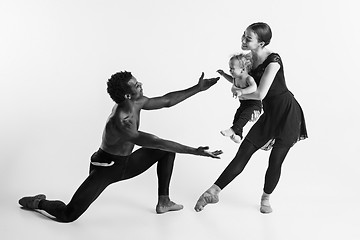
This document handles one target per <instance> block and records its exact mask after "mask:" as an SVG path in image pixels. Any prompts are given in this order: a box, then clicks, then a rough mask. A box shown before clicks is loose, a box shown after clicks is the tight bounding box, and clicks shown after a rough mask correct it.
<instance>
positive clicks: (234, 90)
mask: <svg viewBox="0 0 360 240" xmlns="http://www.w3.org/2000/svg"><path fill="white" fill-rule="evenodd" d="M231 92H232V93H233V97H234V98H238V97H240V96H241V95H242V94H241V91H240V89H239V88H238V87H236V86H235V85H234V84H233V85H232V87H231Z"/></svg>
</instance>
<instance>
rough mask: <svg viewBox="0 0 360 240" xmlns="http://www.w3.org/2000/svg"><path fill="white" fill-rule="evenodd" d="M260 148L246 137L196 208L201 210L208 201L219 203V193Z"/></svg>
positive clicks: (201, 197)
mask: <svg viewBox="0 0 360 240" xmlns="http://www.w3.org/2000/svg"><path fill="white" fill-rule="evenodd" d="M257 150H258V148H257V147H255V146H254V145H253V144H252V143H251V142H250V141H248V140H247V139H245V140H244V141H243V142H242V143H241V145H240V147H239V150H238V152H237V154H236V156H235V158H234V159H233V160H232V161H231V162H230V163H229V165H228V166H227V167H226V168H225V170H224V171H223V172H222V174H221V175H220V177H219V178H218V179H217V180H216V182H215V184H214V185H213V186H212V187H210V188H209V189H208V190H207V191H206V192H205V193H203V194H202V195H201V196H200V198H199V200H198V201H197V203H196V205H195V210H196V211H197V212H198V211H201V210H203V209H204V207H205V206H206V205H207V204H208V203H217V202H218V201H219V197H218V194H219V193H220V191H221V190H222V189H224V188H225V187H226V186H227V185H228V184H229V183H230V182H231V181H232V180H233V179H234V178H235V177H236V176H238V175H239V174H240V173H241V172H242V171H243V170H244V168H245V166H246V164H247V163H248V162H249V160H250V158H251V156H252V155H253V154H254V152H256V151H257Z"/></svg>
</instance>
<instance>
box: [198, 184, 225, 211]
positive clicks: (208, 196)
mask: <svg viewBox="0 0 360 240" xmlns="http://www.w3.org/2000/svg"><path fill="white" fill-rule="evenodd" d="M211 190H212V189H211V188H210V189H209V190H207V191H206V192H204V193H203V194H202V195H201V196H200V197H199V200H198V201H197V203H196V205H195V208H194V209H195V211H197V212H200V211H202V210H203V209H204V207H205V206H206V205H207V204H209V203H217V202H219V195H218V192H214V191H211Z"/></svg>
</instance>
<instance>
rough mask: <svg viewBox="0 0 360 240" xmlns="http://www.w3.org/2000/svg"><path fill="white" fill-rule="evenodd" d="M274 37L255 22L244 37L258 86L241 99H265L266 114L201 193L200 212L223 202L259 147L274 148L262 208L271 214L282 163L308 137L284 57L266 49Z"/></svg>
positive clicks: (262, 210) (262, 198) (265, 25)
mask: <svg viewBox="0 0 360 240" xmlns="http://www.w3.org/2000/svg"><path fill="white" fill-rule="evenodd" d="M271 37H272V32H271V29H270V27H269V26H268V25H267V24H266V23H261V22H260V23H254V24H251V25H250V26H249V27H248V28H247V29H246V30H245V32H244V34H243V36H242V46H241V48H242V49H243V50H250V51H251V53H252V57H253V68H252V70H251V71H250V75H251V76H252V77H253V78H254V79H255V82H256V84H257V85H258V88H257V90H256V91H255V92H253V93H251V94H244V95H241V96H240V97H239V98H240V99H243V100H245V99H255V100H262V102H263V109H264V114H263V115H261V116H260V118H259V120H258V121H257V122H256V123H255V124H254V125H253V127H252V128H251V129H250V131H249V133H248V134H247V135H246V137H245V139H244V141H243V142H242V143H241V145H240V147H239V150H238V152H237V154H236V156H235V158H234V159H233V160H232V161H231V162H230V164H229V165H228V166H227V167H226V169H225V170H224V171H223V173H222V174H221V175H220V177H219V178H218V179H217V180H216V182H215V183H214V184H213V185H212V186H211V187H210V188H209V189H208V190H207V191H206V192H204V193H203V194H202V195H201V196H200V198H199V200H198V201H197V203H196V206H195V210H196V211H197V212H198V211H201V210H203V209H204V207H205V206H206V205H207V204H208V203H217V202H218V201H219V193H220V191H221V190H223V189H224V188H225V187H226V186H227V185H228V184H229V183H230V182H231V181H232V180H233V179H234V178H235V177H236V176H237V175H239V174H240V173H241V172H242V171H243V169H244V168H245V166H246V164H247V163H248V161H249V160H250V158H251V156H252V155H253V154H254V153H255V152H256V151H257V150H259V149H264V150H270V149H271V153H270V157H269V166H268V168H267V171H266V174H265V184H264V189H263V194H262V196H261V207H260V212H262V213H271V212H272V208H271V206H270V202H269V198H270V194H271V193H272V192H273V191H274V189H275V187H276V185H277V183H278V181H279V179H280V174H281V165H282V163H283V161H284V159H285V157H286V155H287V153H288V151H289V150H290V148H291V147H292V146H293V145H294V144H295V143H296V142H297V141H299V140H302V139H305V138H307V131H306V126H305V119H304V114H303V111H302V109H301V107H300V105H299V103H298V102H297V101H296V99H295V98H294V96H293V94H292V93H291V92H290V91H289V90H288V88H287V86H286V83H285V78H284V68H283V64H282V61H281V58H280V56H279V54H277V53H274V52H272V51H270V50H269V49H267V48H266V46H267V45H268V44H269V43H270V40H271ZM236 91H238V89H236V88H235V89H233V92H234V93H236Z"/></svg>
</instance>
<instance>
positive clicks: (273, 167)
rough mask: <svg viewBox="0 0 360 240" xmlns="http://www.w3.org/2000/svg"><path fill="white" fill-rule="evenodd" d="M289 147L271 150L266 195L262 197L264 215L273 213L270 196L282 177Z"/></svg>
mask: <svg viewBox="0 0 360 240" xmlns="http://www.w3.org/2000/svg"><path fill="white" fill-rule="evenodd" d="M289 149H290V148H289V147H274V148H273V149H272V150H271V153H270V157H269V166H268V168H267V170H266V174H265V183H264V193H263V195H262V196H261V207H260V211H261V212H262V213H271V212H272V208H271V206H270V202H269V200H270V194H271V193H272V192H273V191H274V189H275V187H276V185H277V184H278V182H279V179H280V175H281V166H282V164H283V162H284V160H285V157H286V155H287V153H288V152H289Z"/></svg>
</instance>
